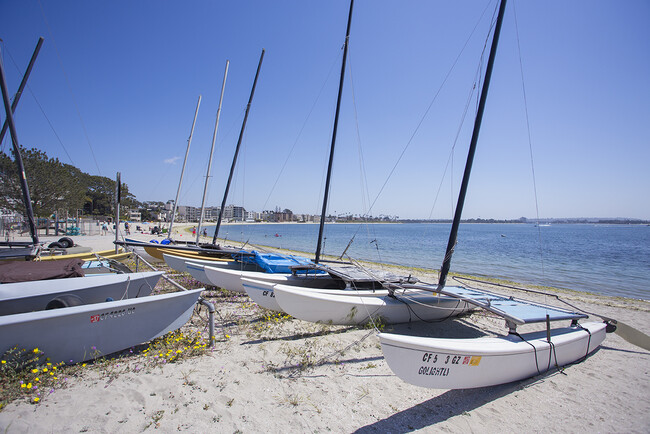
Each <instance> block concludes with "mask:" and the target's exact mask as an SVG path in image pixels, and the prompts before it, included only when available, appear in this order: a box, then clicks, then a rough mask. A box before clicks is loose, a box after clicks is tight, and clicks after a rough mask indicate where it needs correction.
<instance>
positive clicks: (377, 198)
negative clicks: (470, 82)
mask: <svg viewBox="0 0 650 434" xmlns="http://www.w3.org/2000/svg"><path fill="white" fill-rule="evenodd" d="M488 8H489V3H488V4H487V5H486V7H485V8H484V9H483V12H481V15H480V16H479V18H478V20H477V21H476V23H475V24H474V27H473V28H472V31H471V32H470V34H469V36H468V37H467V39H465V42H464V44H463V46H462V48H461V49H460V51H459V52H458V54H457V55H456V58H455V59H454V61H453V62H452V64H451V66H450V68H449V70H448V71H447V74H446V75H445V78H444V79H443V80H442V83H441V84H440V86H439V87H438V89H437V90H436V92H435V94H434V95H433V98H432V99H431V101H430V102H429V105H428V106H427V108H426V110H425V111H424V114H423V115H422V116H421V118H420V120H419V122H418V123H417V125H416V127H415V129H414V130H413V133H412V134H411V136H410V138H409V140H408V141H407V142H406V145H404V147H403V148H402V152H401V153H400V155H399V157H398V158H397V161H396V162H395V164H394V165H393V167H392V169H391V170H390V172H389V173H388V175H387V176H386V179H385V180H384V183H383V184H382V186H381V188H380V189H379V192H378V193H377V194H376V196H375V199H374V200H373V201H372V203H371V204H370V207H369V208H368V211H367V215H370V212H371V211H372V209H373V208H374V206H375V204H376V203H377V200H379V197H380V196H381V194H382V192H383V191H384V189H385V188H386V186H387V185H388V181H389V180H390V179H391V177H392V176H393V173H394V172H395V170H396V169H397V166H398V165H399V163H400V161H401V160H402V158H403V157H404V155H405V153H406V150H407V149H408V148H409V146H410V145H411V142H412V141H413V140H414V139H415V136H416V134H417V132H418V131H419V129H420V127H421V126H422V124H423V123H424V120H425V119H426V118H427V116H428V114H429V111H430V110H431V108H432V107H433V104H434V103H435V102H436V100H437V99H438V96H439V95H440V92H442V89H443V88H444V87H445V84H446V83H447V81H448V80H449V78H450V76H451V74H452V72H453V71H454V69H455V68H456V65H457V64H458V62H459V60H460V58H461V56H462V55H463V53H464V52H465V49H466V48H467V46H468V45H469V42H470V41H471V39H472V37H473V36H474V33H476V30H477V29H478V26H479V24H480V23H481V21H483V17H484V16H485V14H486V12H487V11H488ZM488 35H489V32H488ZM350 74H351V72H350ZM470 99H471V97H470ZM355 110H356V107H355ZM355 114H356V111H355ZM450 158H452V160H453V152H452V154H451V157H450ZM452 188H453V186H452ZM452 210H453V199H452ZM432 212H433V211H432ZM358 230H359V229H358V228H357V231H355V233H354V234H353V236H352V238H354V237H355V236H356V234H357V233H358Z"/></svg>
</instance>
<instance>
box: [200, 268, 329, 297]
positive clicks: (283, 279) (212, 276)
mask: <svg viewBox="0 0 650 434" xmlns="http://www.w3.org/2000/svg"><path fill="white" fill-rule="evenodd" d="M205 274H206V276H207V277H208V279H209V280H210V282H212V285H214V286H218V287H219V288H223V289H227V290H229V291H235V292H246V288H244V285H243V284H242V281H241V279H253V280H257V281H260V282H267V283H272V284H283V285H291V286H305V287H309V288H327V287H332V286H338V284H337V283H336V282H335V281H334V279H332V278H331V277H330V276H329V275H327V274H318V275H310V276H295V275H293V274H289V273H265V272H263V271H248V270H232V269H227V268H224V267H211V266H206V267H205Z"/></svg>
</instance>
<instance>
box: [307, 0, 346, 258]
mask: <svg viewBox="0 0 650 434" xmlns="http://www.w3.org/2000/svg"><path fill="white" fill-rule="evenodd" d="M353 6H354V0H350V12H349V13H348V27H347V29H346V31H345V43H344V45H343V61H342V62H341V78H340V79H339V93H338V97H337V99H336V114H335V115H334V128H333V130H332V144H331V145H330V159H329V162H328V164H327V177H326V178H325V192H324V194H323V210H322V211H321V214H320V226H319V228H318V243H317V244H316V254H315V255H314V262H315V263H317V264H318V261H319V260H320V250H321V243H322V242H323V231H324V229H325V214H326V213H327V199H328V198H329V192H330V179H331V177H332V163H333V161H334V146H335V144H336V131H337V129H338V125H339V111H340V109H341V95H342V93H343V80H344V78H345V60H346V59H347V56H348V42H349V40H350V26H351V24H352V7H353Z"/></svg>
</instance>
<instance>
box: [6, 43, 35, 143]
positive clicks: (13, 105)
mask: <svg viewBox="0 0 650 434" xmlns="http://www.w3.org/2000/svg"><path fill="white" fill-rule="evenodd" d="M42 45H43V38H42V37H40V38H38V42H37V43H36V48H35V49H34V54H32V58H31V59H30V61H29V65H28V66H27V70H25V74H24V75H23V79H22V81H21V82H20V86H18V92H16V95H15V96H14V101H13V102H12V103H11V113H15V112H16V107H17V106H18V101H20V97H21V96H22V95H23V89H25V85H26V84H27V79H28V78H29V75H30V74H31V73H32V68H33V67H34V62H36V56H38V53H39V51H41V46H42ZM8 127H9V123H8V122H7V120H5V123H4V124H3V125H2V131H0V143H2V140H4V138H5V133H6V132H7V128H8Z"/></svg>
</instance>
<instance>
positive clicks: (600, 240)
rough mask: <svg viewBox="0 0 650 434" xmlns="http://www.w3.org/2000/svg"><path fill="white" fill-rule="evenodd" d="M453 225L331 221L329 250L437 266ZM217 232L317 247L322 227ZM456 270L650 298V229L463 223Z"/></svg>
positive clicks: (283, 226)
mask: <svg viewBox="0 0 650 434" xmlns="http://www.w3.org/2000/svg"><path fill="white" fill-rule="evenodd" d="M450 226H451V225H449V224H434V223H431V224H429V223H405V224H372V225H363V224H338V223H337V224H327V225H326V226H325V227H326V230H325V242H324V248H323V254H328V255H335V256H339V255H340V254H341V253H342V252H343V251H344V250H345V248H346V246H347V245H348V243H349V241H350V239H352V237H353V236H354V241H353V242H352V244H351V245H350V247H349V248H348V250H347V255H349V256H350V257H352V258H354V259H360V260H368V261H374V262H382V263H388V264H396V265H405V266H412V267H418V268H428V269H439V268H440V265H441V264H442V258H443V256H444V252H445V248H446V246H447V239H448V237H449V229H450ZM211 229H212V230H213V231H214V228H211ZM212 233H214V232H212ZM276 234H277V236H276ZM219 237H220V238H227V239H229V240H233V241H239V242H244V241H248V242H249V243H251V244H259V245H266V246H272V247H278V248H285V249H291V250H299V251H304V252H314V251H315V249H316V240H317V237H318V225H314V224H268V225H263V224H242V225H226V226H222V227H221V230H220V234H219ZM540 246H541V247H540ZM451 271H452V272H457V273H466V274H472V275H475V276H490V277H496V278H503V279H508V280H513V281H516V282H522V283H532V284H537V285H545V286H553V287H559V288H567V289H575V290H579V291H586V292H594V293H600V294H606V295H617V296H624V297H631V298H642V299H646V300H650V227H648V226H645V225H587V224H565V225H551V226H544V227H539V228H537V227H535V226H533V225H529V224H461V226H460V229H459V233H458V244H457V246H456V251H455V253H454V256H453V259H452V262H451Z"/></svg>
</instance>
